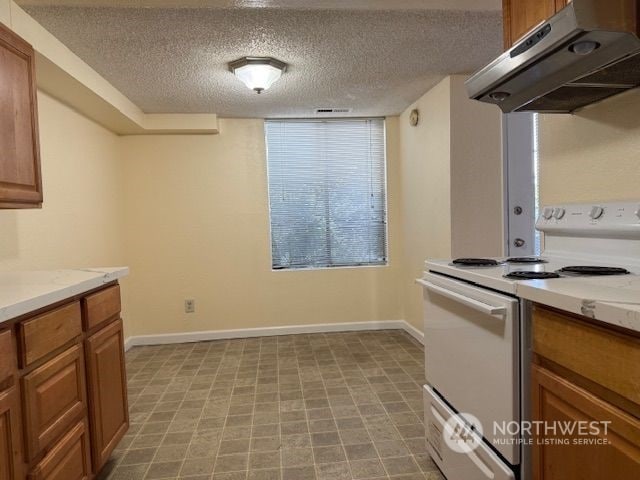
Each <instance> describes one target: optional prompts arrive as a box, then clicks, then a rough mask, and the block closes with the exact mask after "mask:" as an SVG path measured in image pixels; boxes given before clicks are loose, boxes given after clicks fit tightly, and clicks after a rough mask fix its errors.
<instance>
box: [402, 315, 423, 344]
mask: <svg viewBox="0 0 640 480" xmlns="http://www.w3.org/2000/svg"><path fill="white" fill-rule="evenodd" d="M402 322H403V323H404V325H403V326H402V329H403V330H404V331H405V332H407V333H408V334H409V335H411V336H412V337H413V338H415V339H416V340H417V341H418V342H420V345H424V333H422V332H421V331H420V330H418V329H417V328H416V327H414V326H413V325H411V324H410V323H409V322H407V321H406V320H402Z"/></svg>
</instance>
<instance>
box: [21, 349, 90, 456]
mask: <svg viewBox="0 0 640 480" xmlns="http://www.w3.org/2000/svg"><path fill="white" fill-rule="evenodd" d="M22 382H23V392H24V401H25V415H24V417H25V429H26V435H27V441H26V445H27V458H28V459H29V460H33V459H34V458H36V457H37V456H38V454H39V453H41V452H42V451H43V450H45V449H46V448H48V447H49V446H50V445H51V444H52V443H53V442H55V440H56V439H57V438H59V437H60V436H61V435H62V434H63V433H64V432H66V431H67V430H68V429H69V427H70V426H71V425H73V424H74V422H76V421H77V420H78V419H79V418H80V417H83V416H84V415H85V414H86V393H85V392H86V387H85V372H84V356H83V353H82V345H73V346H72V347H70V348H69V349H68V350H66V351H65V352H63V353H61V354H60V355H58V356H57V357H55V358H53V359H52V360H50V361H48V362H47V363H45V364H44V365H42V366H41V367H39V368H37V369H35V370H34V371H33V372H31V373H29V374H28V375H26V376H25V377H24V378H23V379H22Z"/></svg>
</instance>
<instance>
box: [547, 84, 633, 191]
mask: <svg viewBox="0 0 640 480" xmlns="http://www.w3.org/2000/svg"><path fill="white" fill-rule="evenodd" d="M539 119H540V137H539V138H540V197H541V203H542V204H554V203H566V202H592V201H615V200H638V198H640V90H638V89H636V90H632V91H630V92H628V93H625V94H623V95H620V96H618V97H614V98H611V99H608V100H605V101H604V102H602V103H600V104H596V105H592V106H590V107H588V108H585V109H584V110H583V111H582V112H580V113H578V114H576V115H540V117H539Z"/></svg>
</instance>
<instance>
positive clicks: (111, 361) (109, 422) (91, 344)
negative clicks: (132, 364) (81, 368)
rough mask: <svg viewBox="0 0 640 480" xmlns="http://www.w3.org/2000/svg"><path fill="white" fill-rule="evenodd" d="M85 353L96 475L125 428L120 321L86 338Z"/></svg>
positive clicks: (124, 376) (122, 346)
mask: <svg viewBox="0 0 640 480" xmlns="http://www.w3.org/2000/svg"><path fill="white" fill-rule="evenodd" d="M86 352H87V374H88V375H87V385H88V387H89V411H90V412H89V421H90V429H91V450H92V457H93V471H94V472H97V471H99V470H100V468H102V466H103V465H104V464H105V463H106V461H107V460H108V459H109V455H110V454H111V452H112V451H113V449H114V448H115V447H116V445H117V444H118V442H119V441H120V440H121V439H122V437H123V435H124V434H125V432H126V431H127V429H128V428H129V409H128V404H127V388H126V374H125V366H124V339H123V332H122V320H117V321H115V322H113V323H111V324H109V325H108V326H106V327H105V328H103V329H102V330H100V331H98V332H97V333H96V334H95V335H93V336H91V337H89V339H88V340H87V347H86Z"/></svg>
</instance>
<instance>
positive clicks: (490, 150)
mask: <svg viewBox="0 0 640 480" xmlns="http://www.w3.org/2000/svg"><path fill="white" fill-rule="evenodd" d="M466 78H467V77H465V76H460V75H456V76H453V77H451V91H452V94H451V112H452V113H451V218H452V219H453V221H452V222H451V254H452V256H453V257H464V256H466V257H484V256H489V257H495V256H500V255H502V252H503V247H504V231H503V228H504V219H503V198H502V194H503V190H504V188H503V180H502V167H503V164H502V114H501V113H500V110H499V109H498V108H496V107H495V106H494V105H488V104H486V103H482V102H478V101H475V100H470V99H469V98H468V96H467V91H466V89H465V86H464V81H465V80H466Z"/></svg>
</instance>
